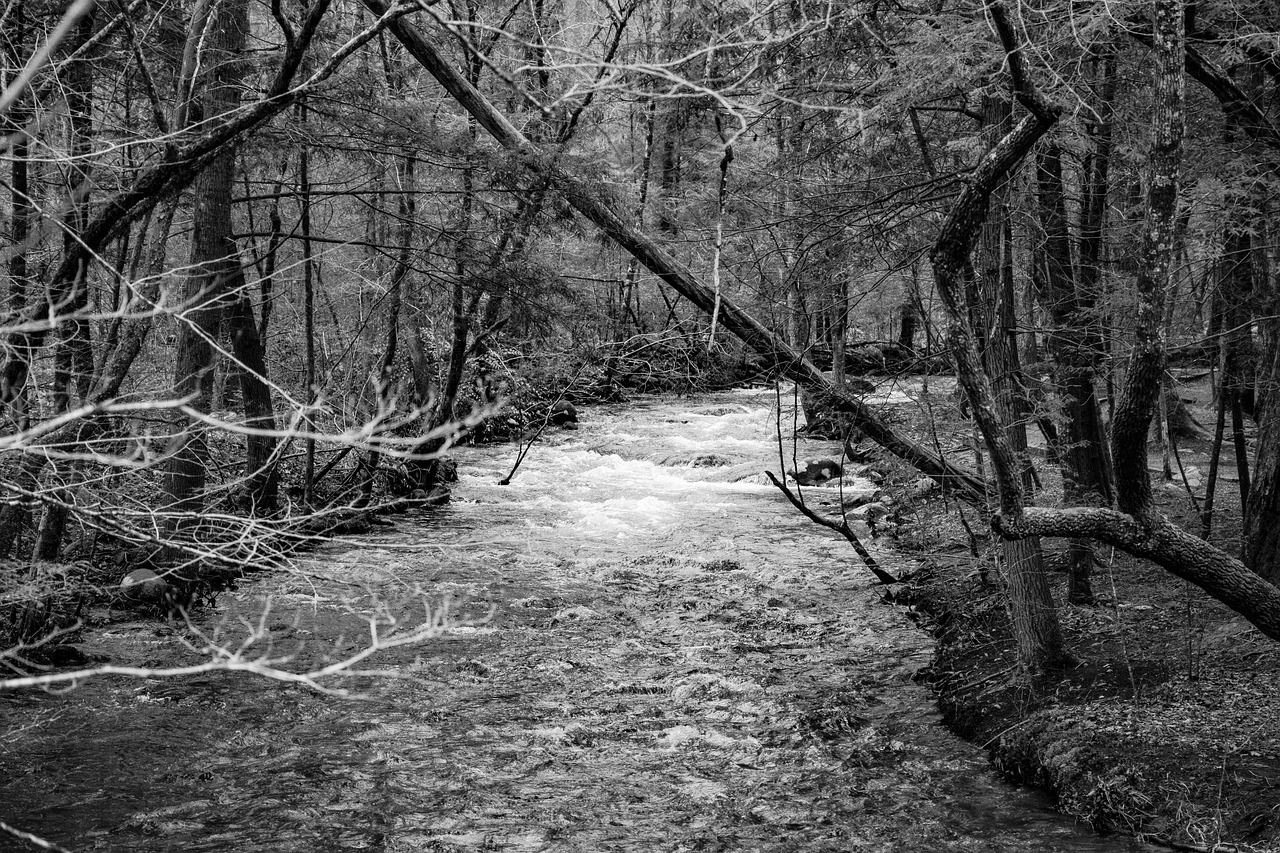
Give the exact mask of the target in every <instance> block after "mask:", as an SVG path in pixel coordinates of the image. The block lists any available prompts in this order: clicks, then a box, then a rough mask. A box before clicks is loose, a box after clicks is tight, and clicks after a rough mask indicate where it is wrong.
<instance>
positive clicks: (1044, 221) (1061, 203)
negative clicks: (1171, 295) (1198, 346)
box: [1035, 145, 1112, 604]
mask: <svg viewBox="0 0 1280 853" xmlns="http://www.w3.org/2000/svg"><path fill="white" fill-rule="evenodd" d="M1037 183H1038V188H1039V192H1038V206H1037V211H1038V214H1039V219H1040V227H1041V229H1042V230H1043V232H1044V240H1045V245H1044V251H1043V259H1044V264H1043V269H1042V270H1040V274H1039V275H1037V276H1035V279H1036V280H1037V284H1038V285H1039V286H1038V287H1037V288H1036V292H1037V296H1038V298H1039V299H1040V301H1041V303H1042V304H1043V305H1044V307H1045V310H1046V311H1047V312H1048V313H1049V316H1050V317H1051V319H1052V322H1053V326H1054V328H1052V329H1051V330H1049V331H1048V333H1047V334H1046V336H1045V337H1046V343H1047V344H1048V347H1049V352H1050V355H1051V357H1052V359H1053V364H1054V379H1055V382H1056V384H1057V386H1058V391H1059V394H1060V396H1061V398H1062V405H1063V416H1064V419H1065V421H1066V423H1065V433H1066V434H1065V436H1064V437H1063V439H1062V445H1063V446H1062V447H1061V448H1059V450H1058V454H1057V455H1058V459H1059V461H1060V463H1061V466H1062V478H1063V497H1064V498H1065V500H1066V502H1067V504H1068V505H1076V506H1079V505H1084V506H1109V505H1110V504H1111V500H1112V492H1111V476H1110V466H1109V464H1108V460H1107V457H1106V439H1105V434H1104V432H1103V429H1102V413H1101V410H1100V408H1099V406H1098V397H1097V391H1096V376H1095V372H1094V366H1095V364H1096V359H1097V349H1096V335H1095V334H1094V333H1093V331H1092V327H1093V325H1094V321H1093V318H1092V314H1093V310H1094V300H1093V298H1092V294H1091V293H1089V291H1088V290H1086V289H1085V288H1084V287H1082V286H1081V282H1080V279H1078V278H1077V277H1076V275H1075V274H1074V270H1073V267H1072V264H1071V245H1070V242H1069V241H1070V234H1069V232H1068V229H1067V217H1066V201H1065V196H1066V194H1065V192H1064V190H1063V184H1062V161H1061V150H1060V149H1059V148H1058V146H1057V145H1049V146H1047V147H1046V148H1045V149H1044V151H1043V152H1042V154H1041V155H1040V157H1039V160H1038V166H1037ZM1099 239H1100V237H1099ZM1083 256H1084V253H1083V252H1082V258H1083ZM1082 269H1083V262H1082ZM1068 556H1069V564H1068V591H1067V599H1068V600H1069V601H1071V602H1072V603H1074V604H1091V603H1093V591H1092V586H1091V582H1090V573H1091V572H1092V568H1093V562H1094V557H1093V549H1092V548H1091V547H1090V546H1089V545H1088V543H1087V542H1081V541H1073V542H1072V543H1071V546H1070V548H1069V551H1068Z"/></svg>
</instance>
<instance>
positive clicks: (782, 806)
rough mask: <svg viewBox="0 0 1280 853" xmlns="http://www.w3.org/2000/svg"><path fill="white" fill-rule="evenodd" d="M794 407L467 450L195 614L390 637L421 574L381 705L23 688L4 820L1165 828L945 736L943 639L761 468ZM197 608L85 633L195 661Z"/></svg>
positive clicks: (495, 832)
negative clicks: (1046, 793) (391, 507)
mask: <svg viewBox="0 0 1280 853" xmlns="http://www.w3.org/2000/svg"><path fill="white" fill-rule="evenodd" d="M774 404H775V397H774V395H773V393H772V392H771V391H763V390H735V391H727V392H720V393H715V394H706V395H699V396H696V397H692V398H682V399H672V398H645V399H642V400H639V401H635V402H632V403H629V404H625V405H617V406H597V407H590V408H588V409H587V410H586V411H585V412H584V413H583V424H582V428H581V429H580V430H579V431H577V432H560V433H556V434H554V435H547V436H544V438H543V439H542V440H541V441H540V442H539V444H538V445H537V446H535V447H534V448H533V451H532V453H531V454H530V455H529V457H528V459H527V460H526V461H525V462H524V464H523V465H522V467H521V469H520V471H519V473H518V474H517V476H516V477H515V479H514V481H513V482H512V484H511V485H508V486H499V485H497V481H498V480H499V479H501V478H502V477H503V476H504V475H505V474H506V473H507V471H508V470H509V468H510V462H511V457H512V455H513V449H512V448H511V447H484V448H464V449H460V450H458V451H457V452H456V454H455V458H457V460H458V462H459V469H460V471H461V472H462V480H461V482H460V483H459V485H458V488H457V490H456V491H455V499H454V501H453V503H451V504H450V505H449V506H448V507H446V508H444V509H442V510H439V511H437V512H434V513H433V514H429V515H428V514H421V515H418V514H413V515H410V516H405V517H401V518H400V519H399V520H398V523H397V526H396V528H395V529H394V530H393V531H388V532H382V533H379V534H376V535H374V536H369V537H362V538H360V539H358V540H351V541H348V542H338V543H333V544H329V545H326V546H324V547H322V548H321V549H319V550H317V551H315V552H312V553H310V554H307V555H305V556H304V557H303V558H301V561H300V565H299V567H298V570H297V571H295V572H288V573H286V572H277V573H261V574H258V575H255V576H252V577H250V578H249V579H247V580H246V581H245V582H243V583H242V584H241V586H240V588H239V589H238V590H237V591H235V592H234V593H225V594H223V596H222V597H221V598H220V599H219V601H218V604H217V607H216V608H213V609H211V610H210V611H209V612H206V613H204V614H201V616H200V618H199V624H200V625H201V626H202V627H203V629H204V630H206V631H207V632H213V631H215V630H224V631H225V632H227V636H229V637H230V636H234V633H235V631H236V630H237V626H238V625H239V624H240V623H239V620H240V619H245V620H248V621H249V622H250V623H251V624H262V625H263V626H264V628H265V630H266V631H267V632H268V633H269V634H270V636H271V637H272V639H273V640H274V641H275V643H276V647H277V649H286V648H293V647H294V645H293V644H296V643H304V644H305V646H304V651H303V652H302V653H301V656H302V657H306V656H314V657H315V658H316V659H320V658H321V657H323V655H324V654H340V653H345V652H349V651H351V650H353V649H355V648H358V647H359V644H360V643H361V642H362V640H363V637H362V636H361V622H360V619H359V617H360V614H361V608H362V607H366V606H367V605H365V604H359V603H357V602H358V601H366V599H363V598H361V599H357V598H356V594H357V593H360V594H366V593H369V592H371V591H372V592H374V593H376V594H377V595H378V597H379V599H380V600H381V601H382V602H384V603H386V604H387V605H388V606H396V607H404V608H410V607H412V606H414V603H415V601H416V599H417V595H418V593H419V592H425V593H426V594H427V596H428V597H429V598H430V600H432V601H436V602H438V601H441V600H443V599H444V598H445V597H447V598H448V599H449V600H450V601H451V602H452V605H451V607H452V612H453V614H454V618H455V621H454V623H453V626H452V627H451V628H450V629H448V630H447V631H446V632H445V633H444V634H443V635H442V636H440V637H438V638H436V639H433V640H430V641H428V642H427V643H425V644H423V645H421V646H418V647H414V648H401V649H396V650H392V651H390V652H388V653H386V654H383V655H379V656H377V657H376V658H374V659H373V660H372V661H370V662H367V663H366V665H365V666H364V668H365V669H370V668H375V669H378V670H380V671H381V673H382V674H384V675H385V676H387V677H385V678H375V677H366V678H362V679H360V680H358V682H357V686H358V687H359V688H360V690H361V693H362V696H361V698H358V699H351V698H342V697H336V696H327V695H321V694H317V693H315V692H313V691H309V690H307V689H305V688H300V687H287V686H281V685H278V684H274V683H270V682H265V681H263V680H260V679H253V678H250V677H246V676H233V675H226V674H212V675H205V676H200V677H197V678H193V679H187V680H175V681H161V680H146V681H138V680H107V679H98V680H91V681H89V682H88V683H86V684H85V685H83V686H82V687H81V688H79V689H77V690H76V691H74V692H71V693H69V694H66V695H63V696H49V695H44V694H28V695H22V696H14V695H8V696H0V714H4V715H5V716H6V717H8V718H9V719H8V720H7V722H10V723H12V722H13V721H14V720H16V719H20V718H22V717H23V716H26V717H29V718H30V719H31V720H33V721H39V722H41V723H42V724H43V725H41V726H40V727H38V728H33V729H32V730H30V731H29V732H28V733H27V734H26V736H24V737H23V738H21V739H18V740H16V741H14V742H12V743H8V744H4V745H3V746H0V750H2V751H0V762H2V763H3V765H4V767H5V773H4V778H3V781H0V803H3V805H2V806H0V817H2V819H3V820H5V822H7V823H9V824H11V825H13V826H16V827H19V828H21V829H24V830H27V831H29V832H33V833H36V834H38V835H40V836H42V837H44V838H47V839H49V840H51V841H54V842H57V843H59V844H62V845H65V846H66V847H68V848H69V849H72V850H76V851H82V850H130V851H160V850H179V849H180V850H184V851H232V850H234V851H240V853H243V851H282V850H287V851H329V850H334V851H336V850H382V851H480V850H513V851H553V850H565V851H646V853H647V852H648V851H686V850H689V851H692V850H726V851H734V850H751V851H784V850H804V851H827V850H830V851H863V850H865V851H898V850H906V849H914V850H923V851H967V850H973V851H1020V852H1021V851H1064V853H1066V851H1123V850H1139V849H1146V848H1143V847H1141V846H1139V845H1137V844H1136V843H1134V842H1132V841H1129V840H1127V839H1116V838H1102V837H1099V836H1096V835H1094V834H1092V833H1091V832H1089V831H1088V829H1087V828H1086V827H1082V826H1078V825H1075V824H1073V823H1072V822H1071V821H1070V820H1069V819H1067V818H1063V817H1061V816H1059V815H1057V814H1056V813H1054V812H1053V811H1052V810H1051V809H1050V808H1049V805H1048V803H1047V802H1046V801H1045V799H1044V798H1043V797H1042V796H1040V795H1038V794H1036V793H1034V792H1028V791H1023V790H1020V789H1016V788H1013V787H1010V786H1008V785H1006V784H1004V783H1003V782H1001V781H1000V780H999V779H997V778H996V777H995V776H994V775H993V774H991V773H990V772H989V771H988V770H987V767H986V761H985V757H984V755H983V754H982V752H981V750H980V749H978V748H977V747H974V746H972V745H970V744H967V743H964V742H963V741H961V740H959V739H958V738H955V737H953V736H952V735H950V734H949V733H948V732H946V731H945V730H944V729H943V728H942V727H941V726H940V724H939V722H938V715H937V712H936V710H935V708H934V705H933V702H932V699H931V697H930V695H929V693H928V690H927V688H926V687H925V686H923V685H920V684H918V683H917V682H916V681H915V679H914V677H915V676H916V674H917V673H918V672H919V671H920V670H921V669H922V668H923V667H924V666H926V665H927V663H928V662H929V659H930V654H931V649H932V647H931V641H930V639H929V637H928V636H927V635H926V634H925V633H924V632H922V631H920V630H919V629H918V628H917V627H915V626H914V625H913V624H912V623H911V621H910V620H909V619H908V618H907V614H906V613H905V612H904V611H903V610H902V609H901V608H898V607H893V606H886V605H885V604H883V603H882V596H883V594H884V588H883V587H878V586H875V585H874V584H873V582H872V579H871V577H870V575H869V573H867V572H866V570H865V569H864V568H863V567H862V566H861V564H860V563H859V562H858V560H857V557H856V556H855V555H854V553H853V551H852V550H851V549H850V547H849V546H848V544H847V543H845V542H844V541H843V540H841V539H840V538H839V537H838V536H836V535H834V534H832V533H830V532H829V531H826V530H823V529H820V528H818V527H816V526H814V525H813V524H811V523H810V522H808V521H806V520H805V519H803V518H801V517H800V516H799V515H798V514H797V513H796V512H795V511H794V510H793V509H791V508H790V507H789V506H788V505H787V504H786V502H785V501H784V499H783V498H782V496H781V495H780V494H779V493H778V492H777V490H776V489H774V488H773V487H772V486H770V485H768V483H767V481H766V480H765V478H764V476H763V474H762V472H763V471H764V470H765V469H771V470H774V471H777V470H778V468H779V463H778V454H777V446H776V444H775V440H774V426H775V419H776V417H777V415H776V413H775V411H774ZM788 419H789V413H786V414H784V421H785V420H788ZM833 452H834V453H835V454H836V455H837V456H838V452H839V451H838V449H836V446H835V445H832V444H828V443H823V442H809V441H803V442H801V449H800V454H801V455H802V456H803V455H808V456H824V455H825V456H830V455H832V453H833ZM857 485H858V484H854V483H850V484H846V488H847V489H848V488H855V487H857ZM808 494H809V496H810V498H811V499H817V498H822V497H825V498H827V499H832V498H834V495H835V492H834V490H833V489H830V488H827V489H812V490H808ZM876 556H877V559H879V560H880V561H881V562H882V564H884V565H885V567H886V568H890V569H891V570H892V571H894V572H895V574H896V573H899V572H902V571H906V570H909V568H910V566H909V565H907V564H906V562H905V561H904V560H903V558H901V557H898V556H896V555H895V554H894V553H893V552H892V551H891V550H889V549H880V550H877V552H876ZM268 601H269V602H270V611H269V612H268V613H267V615H266V616H265V617H264V616H263V615H262V614H263V613H264V608H265V607H266V604H265V603H264V602H268ZM175 630H176V629H171V628H167V627H158V626H157V625H156V624H155V623H147V622H142V621H125V622H115V623H112V624H109V625H107V626H106V627H104V628H103V629H101V630H99V631H97V632H96V633H95V634H93V635H91V637H90V639H89V641H87V642H86V643H85V646H84V647H85V650H86V651H89V652H90V653H95V654H101V655H107V656H110V657H111V659H112V660H113V661H114V662H117V663H131V664H148V665H153V666H154V665H172V664H174V663H178V662H181V661H183V660H185V659H186V658H184V653H183V652H182V651H181V649H178V648H175V644H174V643H173V637H172V636H169V635H171V634H173V633H174V631H175ZM326 650H327V651H326ZM14 843H15V842H14V841H12V840H11V839H3V837H0V848H3V849H10V848H5V847H4V845H5V844H10V845H12V844H14ZM15 849H21V848H15Z"/></svg>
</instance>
